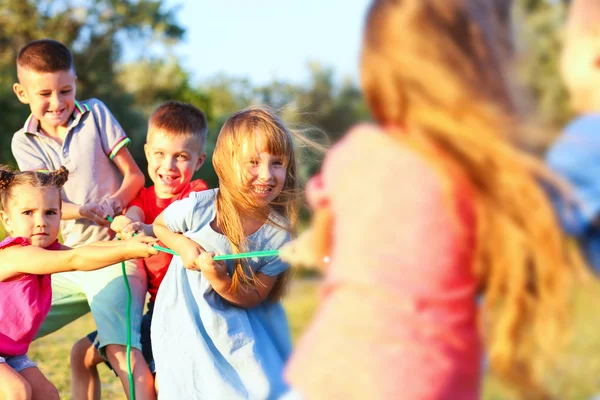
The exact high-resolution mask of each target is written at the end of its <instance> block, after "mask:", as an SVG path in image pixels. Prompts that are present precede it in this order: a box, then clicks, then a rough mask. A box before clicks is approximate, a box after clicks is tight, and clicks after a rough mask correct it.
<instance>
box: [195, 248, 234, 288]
mask: <svg viewBox="0 0 600 400" xmlns="http://www.w3.org/2000/svg"><path fill="white" fill-rule="evenodd" d="M214 256H215V253H213V252H204V253H202V254H200V255H199V256H198V257H197V258H196V262H195V268H190V269H195V270H198V271H202V274H204V277H205V278H206V279H208V281H209V282H213V281H214V280H220V279H222V278H224V277H225V276H227V268H226V267H225V262H224V261H215V260H213V257H214Z"/></svg>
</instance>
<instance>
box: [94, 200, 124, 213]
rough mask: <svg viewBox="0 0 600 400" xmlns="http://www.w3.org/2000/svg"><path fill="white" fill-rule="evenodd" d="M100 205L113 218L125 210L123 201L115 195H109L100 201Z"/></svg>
mask: <svg viewBox="0 0 600 400" xmlns="http://www.w3.org/2000/svg"><path fill="white" fill-rule="evenodd" d="M100 207H102V209H103V210H104V211H105V212H106V213H107V214H108V215H110V216H111V217H113V218H114V216H115V215H119V214H121V213H122V212H123V207H122V206H121V202H120V201H119V200H118V199H115V198H113V197H107V198H106V199H104V200H102V201H101V202H100Z"/></svg>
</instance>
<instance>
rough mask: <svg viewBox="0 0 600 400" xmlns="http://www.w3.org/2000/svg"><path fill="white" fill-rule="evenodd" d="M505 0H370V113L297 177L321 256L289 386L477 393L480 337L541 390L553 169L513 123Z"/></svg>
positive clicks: (555, 239)
mask: <svg viewBox="0 0 600 400" xmlns="http://www.w3.org/2000/svg"><path fill="white" fill-rule="evenodd" d="M510 3H511V2H510V1H506V0H496V1H492V0H375V1H373V3H372V5H371V7H370V10H369V12H368V17H367V23H366V28H365V32H364V41H363V49H362V65H361V80H362V89H363V92H364V95H365V98H366V101H367V104H368V106H369V109H370V111H371V113H372V115H373V117H374V119H375V124H363V125H359V126H357V127H355V128H353V129H352V130H351V131H350V132H348V134H347V135H346V137H345V138H344V139H343V140H342V141H341V142H340V143H339V144H338V145H337V146H336V147H335V148H334V149H333V150H332V151H331V153H330V154H329V155H328V157H327V159H326V160H325V163H324V166H323V170H322V172H321V174H320V175H319V176H318V177H316V178H315V179H314V180H313V181H312V182H311V184H310V187H309V189H307V192H308V193H307V196H308V200H309V201H310V202H311V203H312V205H313V207H314V209H315V210H316V216H315V224H314V226H313V228H314V233H315V236H314V237H312V241H313V242H314V243H315V246H317V245H318V246H321V247H323V246H322V245H323V243H330V246H328V248H327V249H326V251H325V252H324V253H322V254H321V255H320V257H319V258H318V259H322V258H323V256H324V255H328V256H329V257H330V263H329V265H328V267H327V268H326V269H327V278H326V283H325V293H326V296H325V298H324V299H323V303H322V305H321V308H320V310H319V312H318V315H317V316H316V318H315V320H314V322H313V324H312V325H311V327H310V328H309V329H308V332H307V333H306V335H305V336H304V338H303V339H302V340H301V342H300V344H299V346H298V348H297V351H296V352H295V354H294V356H293V357H292V360H291V362H290V365H289V368H288V370H287V375H286V376H287V379H288V382H289V383H290V384H291V385H292V386H293V387H294V388H295V390H296V392H297V393H299V394H300V396H302V397H304V398H307V399H321V398H322V399H330V398H344V399H365V398H373V399H399V398H403V399H411V400H422V399H423V400H424V399H455V400H466V399H478V398H480V383H481V376H482V373H481V365H482V356H483V354H484V351H485V352H486V353H487V357H489V365H490V367H491V369H492V371H493V372H494V373H495V374H497V375H498V376H500V377H501V378H503V379H504V380H505V381H507V382H509V383H511V384H513V385H514V387H515V388H517V389H519V390H520V391H521V393H522V394H523V395H524V396H525V397H526V398H527V399H533V398H544V397H547V393H546V391H545V390H544V388H543V387H542V385H541V377H542V375H541V374H542V370H541V369H540V368H539V367H540V365H542V364H545V363H547V362H548V361H550V360H551V359H552V355H553V354H554V352H555V349H556V348H557V345H558V344H559V343H560V338H561V333H562V328H563V321H564V317H565V314H566V290H565V289H566V287H567V285H568V283H569V279H568V278H569V277H570V275H571V269H570V267H569V265H568V264H567V263H565V257H564V254H563V246H562V236H561V232H560V229H559V226H558V225H557V221H556V219H555V216H554V214H553V211H552V208H551V206H550V205H549V203H548V200H547V198H546V195H545V193H544V191H543V190H542V187H541V185H540V182H542V181H543V180H547V179H545V178H548V174H547V173H546V172H545V170H544V169H543V167H542V166H541V165H540V163H539V161H538V160H535V159H533V158H532V157H530V156H528V155H526V154H524V153H523V152H521V151H519V150H517V149H516V148H515V147H513V146H512V145H511V144H509V141H508V140H507V139H508V138H509V136H511V135H518V134H519V133H522V129H521V126H520V124H519V121H518V115H517V102H516V101H515V97H516V96H515V92H514V90H513V88H512V85H511V82H510V80H509V78H508V76H509V75H508V73H507V69H506V67H507V65H506V64H507V61H508V60H509V56H510V54H509V53H510V49H511V41H510V26H509V25H508V16H509V14H510V5H511V4H510ZM550 180H552V178H550ZM357 182H358V183H364V185H362V184H357ZM296 253H297V254H301V253H302V252H298V251H297V252H296ZM480 296H481V303H480V304H479V302H478V299H479V298H480Z"/></svg>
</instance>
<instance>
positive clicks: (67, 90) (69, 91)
mask: <svg viewBox="0 0 600 400" xmlns="http://www.w3.org/2000/svg"><path fill="white" fill-rule="evenodd" d="M60 92H61V93H62V94H67V93H71V89H65V90H61V91H60Z"/></svg>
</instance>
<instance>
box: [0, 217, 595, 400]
mask: <svg viewBox="0 0 600 400" xmlns="http://www.w3.org/2000/svg"><path fill="white" fill-rule="evenodd" d="M3 237H4V234H3V231H2V230H1V227H0V239H1V238H3ZM317 288H318V281H317V280H316V279H296V280H295V281H294V282H293V285H292V288H291V291H290V294H289V296H288V297H287V298H286V299H285V301H284V305H285V308H286V310H287V312H288V316H289V319H290V325H291V330H292V337H293V340H294V341H296V340H297V339H298V337H299V336H300V335H301V333H302V331H303V330H304V329H305V327H306V326H307V324H308V323H309V322H310V319H311V317H312V315H313V313H314V311H315V309H316V307H317V304H318V293H317ZM574 309H575V316H574V320H573V325H572V327H571V331H572V338H573V339H572V341H571V343H570V345H569V346H568V348H567V349H565V351H564V352H563V353H562V354H561V357H560V361H561V362H560V365H559V367H558V369H557V371H552V373H551V374H550V375H549V376H548V385H549V386H550V387H552V388H554V389H555V390H556V391H557V392H558V393H559V394H560V397H559V398H560V399H573V400H580V399H581V400H588V399H590V398H591V397H592V395H594V394H597V393H600V317H598V316H597V314H598V313H597V310H600V283H598V282H592V283H589V284H586V285H582V286H580V287H578V288H577V291H576V296H575V299H574ZM94 329H95V326H94V321H93V319H92V317H91V315H90V314H88V315H86V316H85V317H83V318H80V319H79V320H77V321H75V322H73V323H72V324H70V325H68V326H66V327H64V328H63V329H61V330H59V331H58V332H55V333H53V334H52V335H49V336H47V337H45V338H42V339H40V340H38V341H36V342H34V343H33V344H32V346H31V348H30V352H29V356H30V357H31V358H32V359H33V360H35V361H37V362H38V364H39V366H40V368H41V369H42V371H43V372H44V373H45V374H46V376H48V377H49V379H50V380H51V381H52V382H53V383H54V384H55V385H56V386H57V388H58V390H59V391H60V393H61V398H63V399H69V398H70V372H69V352H70V349H71V345H72V344H73V343H74V342H75V341H76V340H77V339H79V338H80V337H82V336H83V335H85V334H87V333H88V332H90V331H92V330H94ZM100 375H101V379H102V384H103V386H102V394H103V396H102V398H103V399H123V398H125V397H124V395H123V393H122V389H121V386H120V383H119V381H118V380H117V378H116V377H115V376H114V375H113V374H112V373H111V372H110V371H109V370H108V369H107V368H105V367H104V366H101V367H100ZM483 398H484V399H486V400H505V399H509V400H510V399H512V398H514V396H513V395H512V394H511V393H510V391H508V390H506V389H505V388H504V387H503V386H502V385H501V384H499V383H498V382H497V381H496V380H495V379H494V378H492V377H486V379H485V382H484V396H483Z"/></svg>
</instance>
